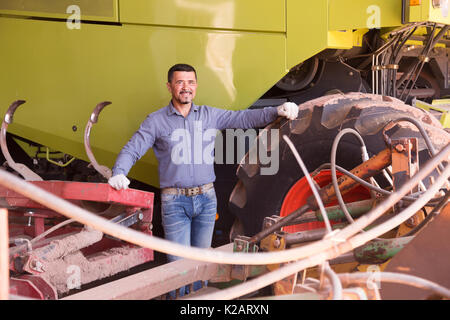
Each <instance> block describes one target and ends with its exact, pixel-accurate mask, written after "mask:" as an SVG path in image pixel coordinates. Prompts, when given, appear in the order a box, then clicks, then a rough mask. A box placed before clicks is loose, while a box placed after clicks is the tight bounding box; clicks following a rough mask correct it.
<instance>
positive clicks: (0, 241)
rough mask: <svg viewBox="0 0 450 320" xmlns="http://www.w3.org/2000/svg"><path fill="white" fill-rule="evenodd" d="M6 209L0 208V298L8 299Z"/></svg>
mask: <svg viewBox="0 0 450 320" xmlns="http://www.w3.org/2000/svg"><path fill="white" fill-rule="evenodd" d="M8 248H9V232H8V210H7V209H0V300H8V299H9V254H8Z"/></svg>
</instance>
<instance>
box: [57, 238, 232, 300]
mask: <svg viewBox="0 0 450 320" xmlns="http://www.w3.org/2000/svg"><path fill="white" fill-rule="evenodd" d="M215 250H217V251H225V252H232V250H233V244H227V245H224V246H222V247H219V248H216V249H215ZM230 275H231V266H223V265H222V266H221V265H219V264H217V263H210V262H201V261H194V260H187V259H180V260H176V261H174V262H171V263H167V264H164V265H162V266H159V267H155V268H152V269H149V270H146V271H143V272H140V273H137V274H134V275H131V276H128V277H125V278H122V279H119V280H116V281H112V282H109V283H106V284H104V285H101V286H97V287H94V288H92V289H88V290H85V291H82V292H80V293H76V294H73V295H70V296H68V297H65V298H63V300H148V299H152V298H155V297H158V296H161V295H163V294H165V293H167V292H169V291H172V290H175V289H177V288H180V287H182V286H185V285H188V284H190V283H192V282H195V281H198V280H203V281H204V280H210V281H221V282H222V281H230V280H231V278H230Z"/></svg>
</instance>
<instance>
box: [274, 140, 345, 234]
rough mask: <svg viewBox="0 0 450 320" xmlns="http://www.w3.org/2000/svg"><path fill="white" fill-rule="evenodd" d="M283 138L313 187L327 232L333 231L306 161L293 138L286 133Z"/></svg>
mask: <svg viewBox="0 0 450 320" xmlns="http://www.w3.org/2000/svg"><path fill="white" fill-rule="evenodd" d="M283 139H284V141H286V143H287V145H288V146H289V148H290V149H291V151H292V153H293V154H294V157H295V159H296V160H297V162H298V165H299V166H300V168H301V169H302V172H303V175H304V176H305V178H306V180H307V181H308V184H309V187H310V188H311V191H312V193H313V195H314V198H316V201H317V204H318V206H319V209H320V212H321V213H322V217H323V220H324V222H325V227H326V229H327V232H332V230H331V224H330V220H329V219H328V215H327V212H326V211H325V206H324V205H323V202H322V199H320V196H319V193H318V192H317V189H316V186H315V184H314V181H313V179H312V178H311V176H310V175H309V172H308V169H307V168H306V166H305V163H304V162H303V160H302V158H301V157H300V155H299V154H298V152H297V149H295V146H294V144H293V143H292V141H291V139H289V138H288V137H287V136H286V135H283ZM344 213H346V214H349V213H348V211H344Z"/></svg>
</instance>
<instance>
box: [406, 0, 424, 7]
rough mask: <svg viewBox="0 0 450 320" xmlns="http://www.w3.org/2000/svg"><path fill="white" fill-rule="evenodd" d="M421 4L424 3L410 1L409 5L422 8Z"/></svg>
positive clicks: (418, 0) (419, 0)
mask: <svg viewBox="0 0 450 320" xmlns="http://www.w3.org/2000/svg"><path fill="white" fill-rule="evenodd" d="M421 2H422V0H409V5H410V6H420V3H421Z"/></svg>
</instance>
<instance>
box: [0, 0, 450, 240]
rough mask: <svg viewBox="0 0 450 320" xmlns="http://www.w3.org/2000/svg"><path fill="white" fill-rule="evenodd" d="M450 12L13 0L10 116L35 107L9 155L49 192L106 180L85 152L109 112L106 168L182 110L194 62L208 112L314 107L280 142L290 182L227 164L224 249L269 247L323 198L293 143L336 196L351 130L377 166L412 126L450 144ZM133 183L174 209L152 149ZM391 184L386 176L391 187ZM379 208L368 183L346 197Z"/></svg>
mask: <svg viewBox="0 0 450 320" xmlns="http://www.w3.org/2000/svg"><path fill="white" fill-rule="evenodd" d="M448 2H449V1H448V0H370V1H369V0H357V1H354V0H316V1H306V0H257V1H256V0H246V1H244V0H58V1H56V0H21V1H17V0H1V1H0V43H1V46H2V50H0V70H1V72H0V88H1V89H0V108H1V109H0V114H2V115H3V114H6V113H7V110H8V107H9V106H10V105H11V104H12V103H13V102H14V101H18V100H22V102H21V104H23V103H24V105H23V106H21V107H20V108H19V109H17V111H16V112H15V114H14V121H10V123H9V127H8V132H7V134H6V141H7V143H8V148H9V152H10V153H11V156H12V158H14V160H15V161H17V162H18V163H22V164H24V165H26V166H27V167H28V168H29V169H30V170H31V171H33V172H34V173H36V174H37V175H38V176H39V177H41V178H42V179H43V180H68V181H93V182H105V181H106V180H105V178H104V176H102V175H100V174H99V173H98V172H97V171H96V170H95V169H94V168H92V165H89V163H90V162H92V161H91V159H90V158H89V157H88V155H87V154H86V150H85V146H84V134H85V128H86V124H87V123H88V120H89V119H90V118H89V117H90V115H91V113H92V110H93V109H94V107H95V106H96V105H98V104H99V103H101V102H104V101H107V102H111V105H108V103H105V104H104V105H102V106H103V107H105V106H106V105H108V107H106V108H105V109H104V110H103V111H102V113H101V115H100V116H98V119H95V120H96V121H95V123H96V124H95V127H94V128H93V130H92V132H91V133H90V146H91V148H92V151H93V153H95V158H96V160H97V161H98V163H100V164H101V165H103V166H104V167H106V168H111V167H112V166H113V164H114V161H115V159H116V156H117V154H118V153H119V151H120V150H121V148H122V147H123V146H124V145H125V144H126V142H127V141H128V140H129V138H130V137H131V136H132V134H133V133H134V132H135V131H136V130H137V129H138V127H139V125H140V123H141V122H142V121H143V120H144V119H145V117H146V116H147V115H148V114H149V113H151V112H153V111H156V110H158V109H159V108H161V107H163V106H165V105H167V103H168V101H169V99H170V95H169V92H168V91H167V88H166V83H165V82H166V77H167V70H168V69H169V67H170V66H172V65H174V64H176V63H188V64H190V65H192V66H194V67H195V68H196V70H197V74H198V82H199V89H198V93H197V97H196V100H195V103H196V104H199V105H203V104H205V105H211V106H215V107H221V108H224V109H230V110H241V109H246V108H261V107H265V106H274V105H279V104H282V103H283V102H285V101H291V102H294V103H296V104H298V105H299V108H300V114H299V118H298V119H297V120H293V121H287V120H277V121H276V122H275V123H273V124H271V125H270V126H269V127H268V128H273V129H279V130H280V136H279V141H271V145H268V146H267V148H268V149H269V150H271V151H272V152H275V151H274V150H275V149H276V150H278V151H277V152H279V155H280V163H279V170H278V172H277V173H276V174H274V175H264V174H261V170H260V169H261V168H263V167H264V165H263V164H261V162H262V161H258V162H257V164H247V163H246V162H245V159H248V155H246V156H245V157H244V159H235V161H234V163H232V164H229V163H217V164H216V175H217V181H216V188H217V190H218V192H217V194H218V200H219V207H218V211H219V212H218V220H217V223H216V232H215V241H216V244H217V245H221V244H224V243H228V242H229V241H230V236H231V239H234V238H235V237H236V236H237V235H246V236H254V235H256V234H258V232H260V231H261V229H262V225H263V221H265V220H264V219H265V218H266V217H270V216H273V215H275V216H280V217H284V216H286V215H288V214H289V213H291V212H293V211H295V210H296V209H298V208H299V207H300V206H301V205H302V204H303V203H305V201H307V199H308V197H309V196H310V195H311V193H307V192H306V193H305V188H307V186H308V184H307V182H306V180H305V179H304V174H303V173H302V172H301V170H300V169H299V167H298V164H297V161H296V160H295V157H294V156H293V154H292V153H291V151H290V150H289V148H288V146H287V144H286V142H285V141H284V140H283V138H282V135H283V134H286V135H289V137H290V138H291V140H292V141H293V143H294V145H295V146H296V147H297V149H298V151H299V153H300V154H301V155H302V158H303V161H304V162H305V165H306V167H307V169H308V170H309V172H314V171H315V170H317V172H316V173H317V175H316V179H317V180H316V181H317V183H318V184H319V185H320V186H325V185H327V184H328V183H329V182H330V181H331V173H330V172H329V170H328V171H327V170H320V168H321V165H323V164H324V163H328V162H330V161H329V159H330V153H331V151H332V144H333V139H334V138H335V137H336V135H337V134H338V133H339V131H340V130H342V129H343V128H354V129H356V130H357V131H358V132H359V133H360V134H361V135H362V137H363V138H364V141H365V142H366V145H367V150H368V154H369V156H374V155H376V154H378V153H379V152H380V151H381V150H383V149H384V148H385V147H386V144H385V142H386V139H385V134H386V132H385V131H384V130H381V129H383V128H384V126H385V125H386V124H387V123H389V122H390V121H393V120H395V119H398V118H400V117H403V116H409V117H413V118H415V119H417V120H419V121H421V123H425V124H426V125H427V130H429V134H430V137H431V140H432V143H433V144H434V146H435V148H436V149H437V150H440V149H442V148H443V147H445V146H446V145H447V144H448V142H449V141H450V135H449V134H448V133H447V132H446V130H445V128H447V127H449V126H450V125H449V120H448V115H447V113H448V111H449V110H450V103H449V100H448V99H449V98H450V65H449V54H450V31H449V27H450V16H449V3H448ZM24 101H26V103H25V102H24ZM423 110H428V111H429V112H424V111H423ZM91 120H92V119H91ZM97 120H98V121H97ZM392 130H393V131H392ZM389 132H391V133H392V132H393V136H394V137H395V138H398V139H400V138H403V137H416V138H418V139H419V142H418V148H419V150H417V152H418V155H419V159H420V162H421V165H422V164H424V163H425V162H426V161H427V160H428V159H429V158H430V154H429V153H428V152H427V151H428V150H427V148H426V143H425V142H424V140H423V139H422V138H421V135H420V133H419V131H417V129H415V128H414V127H413V126H405V127H400V126H399V128H397V129H396V128H394V129H391V131H389ZM238 138H239V137H236V136H235V137H231V139H238ZM391 138H392V137H391ZM258 139H260V137H258ZM251 148H252V144H250V146H249V148H248V149H247V150H246V151H249V150H251ZM359 150H360V144H359V142H358V141H357V140H356V139H354V138H353V139H352V138H351V137H349V136H347V137H346V138H345V139H343V142H342V143H341V146H340V148H339V152H338V154H337V156H336V159H337V164H338V165H340V166H342V167H344V168H345V169H347V170H351V169H353V168H355V167H356V166H357V165H359V164H360V163H361V156H360V151H359ZM6 160H7V159H6ZM241 160H242V161H241ZM4 162H5V159H3V160H2V164H3V163H4ZM4 167H5V168H7V169H8V167H9V166H8V165H6V164H5V165H4ZM8 170H10V171H13V170H11V169H10V168H9V169H8ZM434 175H435V176H436V177H437V176H438V173H437V172H435V174H434ZM129 177H130V178H132V179H133V181H132V183H133V184H132V187H134V188H137V189H142V190H148V191H152V192H155V194H156V198H155V200H156V199H157V198H158V185H159V184H158V173H157V160H156V158H155V156H154V154H153V152H152V151H149V152H148V153H147V154H146V155H145V156H144V157H143V158H142V159H141V160H139V161H138V162H137V163H136V165H135V166H134V167H133V169H132V170H131V172H130V174H129ZM386 179H387V178H386ZM386 179H385V178H383V176H381V178H380V179H379V180H381V183H380V186H381V187H386V185H387V180H386ZM427 181H428V180H427ZM424 183H425V185H427V183H429V182H424ZM370 198H371V193H370V191H368V190H367V189H366V188H363V187H358V188H357V189H356V191H353V192H351V193H350V194H348V195H347V196H346V197H344V200H345V201H346V202H355V201H361V200H367V199H370ZM334 204H337V202H334ZM157 211H158V201H155V213H156V212H157ZM157 216H158V215H157V214H155V216H154V217H155V219H156V220H157V219H158V218H157ZM304 222H305V223H306V224H308V223H309V224H308V225H307V226H306V227H305V225H306V224H305V225H304V227H295V226H291V228H292V229H284V230H289V232H299V231H305V230H309V231H311V230H315V229H316V228H318V227H320V226H321V227H323V221H319V222H318V221H314V222H311V221H309V220H308V221H306V220H305V221H304ZM315 223H318V224H315ZM155 224H156V226H155V227H156V229H155V230H154V231H155V234H156V235H158V230H157V221H156V223H155Z"/></svg>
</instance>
